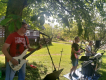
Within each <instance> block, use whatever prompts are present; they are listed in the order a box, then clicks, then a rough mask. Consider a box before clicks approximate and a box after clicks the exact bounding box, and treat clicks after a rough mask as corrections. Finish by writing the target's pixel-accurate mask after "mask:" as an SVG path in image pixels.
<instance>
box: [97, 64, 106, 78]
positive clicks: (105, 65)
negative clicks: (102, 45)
mask: <svg viewBox="0 0 106 80" xmlns="http://www.w3.org/2000/svg"><path fill="white" fill-rule="evenodd" d="M105 69H106V63H103V62H102V65H101V69H100V70H98V72H99V73H100V74H101V77H100V78H99V80H106V70H105Z"/></svg>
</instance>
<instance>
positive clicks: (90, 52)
mask: <svg viewBox="0 0 106 80" xmlns="http://www.w3.org/2000/svg"><path fill="white" fill-rule="evenodd" d="M92 44H93V42H92V41H89V44H88V46H87V47H86V53H85V55H86V56H88V57H90V56H92V55H94V52H92Z"/></svg>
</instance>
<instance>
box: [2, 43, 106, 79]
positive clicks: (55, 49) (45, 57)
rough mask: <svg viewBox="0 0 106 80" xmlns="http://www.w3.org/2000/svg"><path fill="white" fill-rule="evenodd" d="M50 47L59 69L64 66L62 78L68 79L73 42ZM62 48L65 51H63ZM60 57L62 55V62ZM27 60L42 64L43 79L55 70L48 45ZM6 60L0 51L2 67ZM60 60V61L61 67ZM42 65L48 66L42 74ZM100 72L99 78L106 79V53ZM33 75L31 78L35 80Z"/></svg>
mask: <svg viewBox="0 0 106 80" xmlns="http://www.w3.org/2000/svg"><path fill="white" fill-rule="evenodd" d="M48 48H49V52H50V54H51V56H52V59H53V62H54V65H55V67H56V69H57V70H58V68H59V69H63V68H64V69H63V71H62V73H61V74H60V80H68V79H66V78H64V77H63V75H65V74H67V73H69V71H70V68H71V66H72V65H71V61H70V54H71V44H62V43H52V45H50V46H48ZM62 50H63V52H61V51H62ZM99 52H103V51H99ZM61 54H62V56H61ZM60 57H61V62H60ZM27 60H28V63H29V64H33V62H36V64H40V68H39V66H37V65H36V66H37V67H38V69H40V70H39V73H40V77H41V79H43V78H44V77H45V76H46V74H49V73H51V72H52V71H53V70H54V68H53V65H52V61H51V58H50V56H49V53H48V50H47V47H42V48H41V49H40V50H38V51H36V52H34V53H33V54H32V55H30V56H29V57H28V58H27ZM4 62H5V58H4V56H3V54H2V52H1V51H0V67H2V66H4ZM59 62H60V67H59ZM42 66H43V67H45V68H46V72H45V74H42V69H41V67H42ZM78 67H81V62H79V66H78ZM98 72H99V73H100V74H101V77H100V78H99V80H106V76H105V75H106V54H104V55H103V57H102V67H101V69H100V70H99V71H98ZM26 74H27V75H29V76H30V74H28V73H26ZM35 75H36V74H35ZM26 77H27V76H26ZM33 77H35V76H33ZM33 77H32V78H31V79H30V80H34V79H33ZM27 79H28V78H27ZM0 80H1V79H0ZM2 80H4V78H2ZM14 80H17V77H16V78H14ZM36 80H37V79H36Z"/></svg>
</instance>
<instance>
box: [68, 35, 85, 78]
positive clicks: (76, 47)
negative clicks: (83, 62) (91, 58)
mask: <svg viewBox="0 0 106 80" xmlns="http://www.w3.org/2000/svg"><path fill="white" fill-rule="evenodd" d="M74 40H75V41H74V43H73V44H72V50H71V61H72V68H71V70H70V74H69V77H70V78H72V72H73V76H74V77H78V76H77V75H76V73H75V71H76V68H77V66H78V57H76V56H78V55H80V53H82V52H83V51H81V50H79V45H78V42H79V41H80V39H79V37H78V36H77V37H75V39H74ZM75 55H76V56H75Z"/></svg>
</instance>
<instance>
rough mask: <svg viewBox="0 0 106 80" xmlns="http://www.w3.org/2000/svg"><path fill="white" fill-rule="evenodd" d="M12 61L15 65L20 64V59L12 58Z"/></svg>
mask: <svg viewBox="0 0 106 80" xmlns="http://www.w3.org/2000/svg"><path fill="white" fill-rule="evenodd" d="M10 61H11V62H12V64H13V65H14V66H15V65H18V64H19V63H18V61H17V60H16V59H14V58H12V59H11V60H10Z"/></svg>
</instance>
